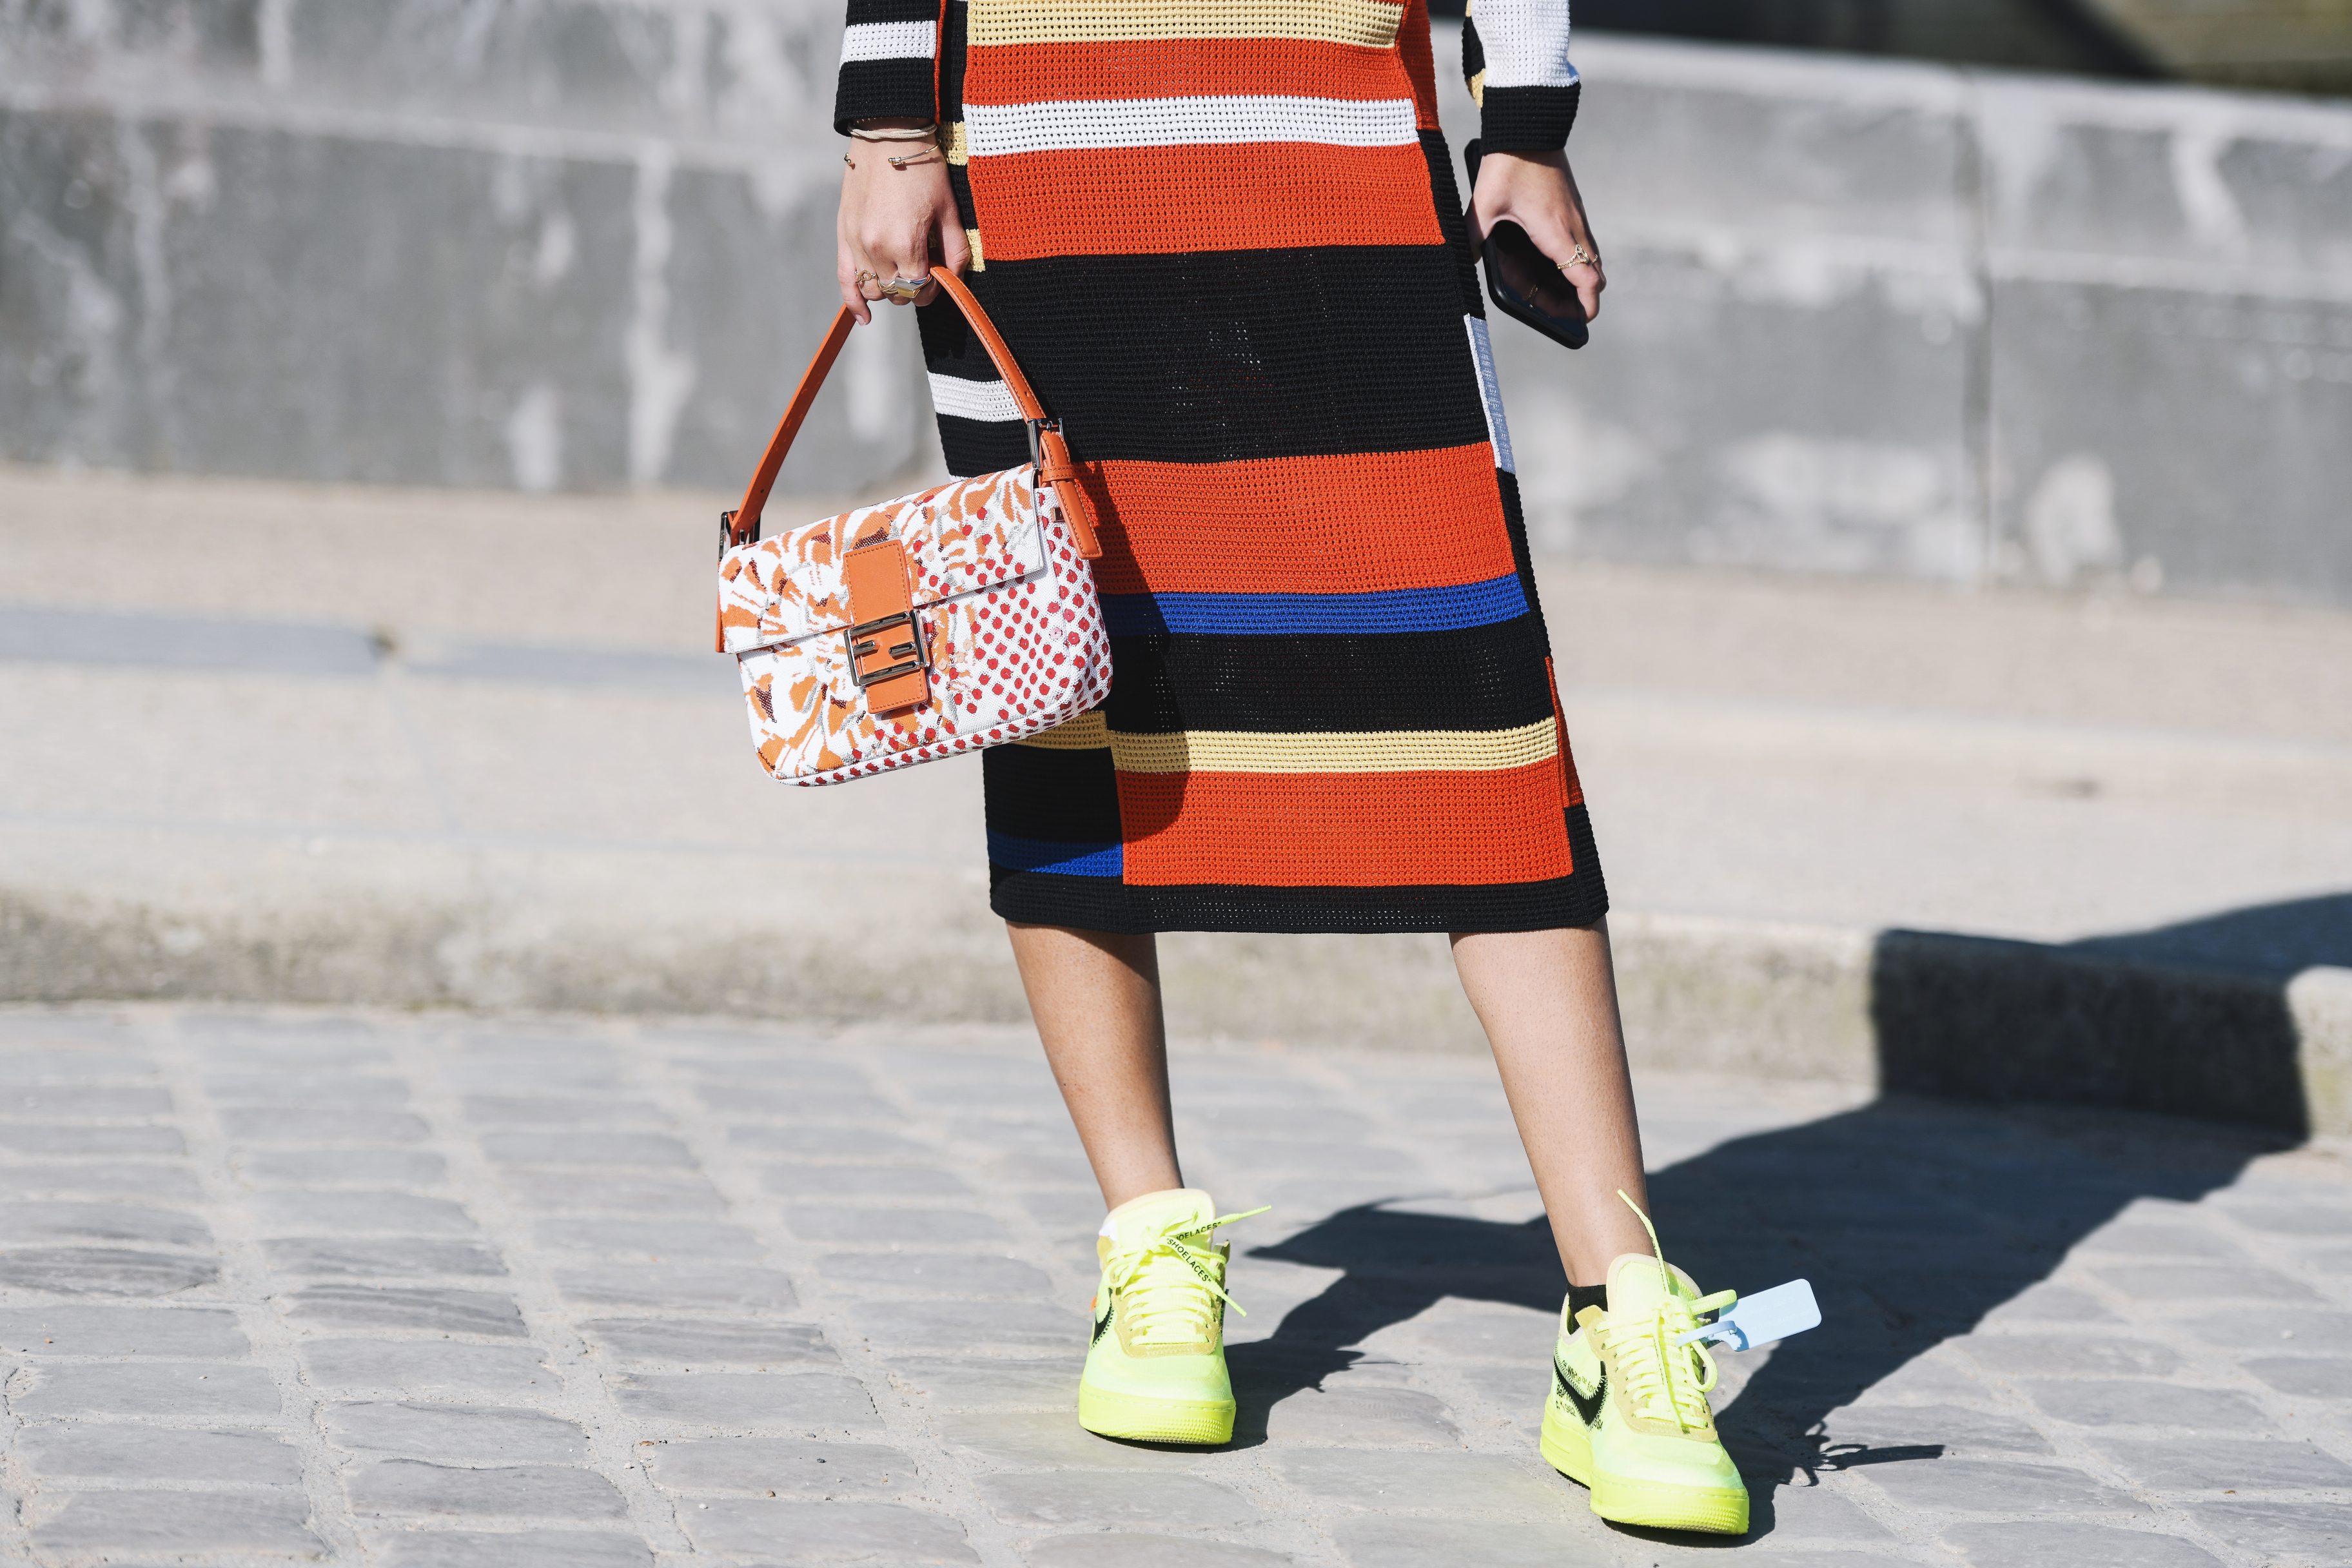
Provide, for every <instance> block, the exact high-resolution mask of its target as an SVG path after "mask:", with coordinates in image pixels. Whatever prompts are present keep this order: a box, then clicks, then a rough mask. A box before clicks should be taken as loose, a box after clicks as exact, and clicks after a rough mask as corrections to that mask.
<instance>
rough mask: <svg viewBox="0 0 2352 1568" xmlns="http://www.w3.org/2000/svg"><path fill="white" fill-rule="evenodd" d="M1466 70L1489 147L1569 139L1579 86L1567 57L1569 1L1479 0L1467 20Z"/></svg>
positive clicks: (1553, 146)
mask: <svg viewBox="0 0 2352 1568" xmlns="http://www.w3.org/2000/svg"><path fill="white" fill-rule="evenodd" d="M1462 76H1463V79H1465V81H1467V82H1468V83H1469V84H1470V96H1471V97H1472V98H1474V99H1475V100H1477V103H1478V142H1479V145H1480V147H1481V148H1482V149H1483V150H1484V151H1486V152H1489V153H1556V152H1558V151H1559V149H1561V148H1562V147H1565V146H1567V145H1568V128H1569V127H1570V125H1573V124H1574V123H1575V122H1576V98H1577V93H1578V91H1579V89H1580V83H1579V81H1578V79H1577V75H1576V68H1575V67H1574V66H1572V65H1570V64H1569V62H1568V0H1473V4H1472V5H1471V6H1470V14H1469V15H1467V16H1465V17H1464V18H1463V21H1462Z"/></svg>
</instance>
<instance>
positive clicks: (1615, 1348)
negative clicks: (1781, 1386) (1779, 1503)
mask: <svg viewBox="0 0 2352 1568" xmlns="http://www.w3.org/2000/svg"><path fill="white" fill-rule="evenodd" d="M1620 1195H1621V1196H1622V1194H1620ZM1626 1202H1627V1203H1629V1204H1630V1203H1632V1202H1633V1200H1632V1199H1630V1198H1628V1199H1626ZM1633 1212H1634V1213H1636V1214H1640V1213H1641V1210H1640V1209H1638V1208H1637V1209H1635V1210H1634V1211H1633ZM1642 1224H1643V1226H1644V1227H1645V1228H1646V1227H1648V1226H1649V1224H1650V1221H1649V1216H1648V1215H1643V1218H1642ZM1650 1242H1651V1245H1652V1246H1653V1247H1655V1246H1656V1245H1657V1232H1656V1231H1655V1230H1652V1231H1651V1232H1650ZM1608 1289H1609V1305H1608V1306H1607V1308H1606V1309H1603V1308H1600V1307H1587V1308H1585V1309H1584V1310H1582V1311H1581V1312H1579V1313H1578V1314H1577V1315H1576V1318H1575V1320H1574V1321H1573V1322H1571V1321H1570V1319H1569V1316H1568V1309H1567V1308H1566V1307H1565V1306H1563V1307H1562V1308H1561V1309H1560V1324H1559V1343H1558V1345H1556V1346H1555V1347H1554V1349H1553V1352H1552V1384H1551V1398H1550V1399H1549V1401H1547V1402H1546V1404H1545V1405H1544V1416H1543V1437H1542V1445H1543V1457H1544V1458H1546V1459H1547V1460H1549V1462H1550V1464H1551V1467H1552V1468H1554V1469H1556V1470H1558V1471H1559V1473H1560V1474H1562V1475H1564V1476H1566V1477H1568V1478H1569V1479H1570V1480H1573V1481H1580V1482H1582V1483H1583V1484H1584V1485H1585V1486H1587V1487H1590V1488H1591V1489H1592V1511H1593V1512H1595V1513H1597V1514H1599V1515H1600V1516H1601V1518H1603V1519H1608V1520H1614V1521H1617V1522H1618V1523H1619V1524H1639V1525H1647V1526H1649V1527H1650V1528H1652V1529H1654V1530H1703V1531H1712V1532H1716V1533H1719V1534H1724V1535H1745V1534H1746V1533H1747V1532H1748V1486H1747V1483H1746V1482H1744V1481H1742V1480H1741V1479H1739V1471H1738V1468H1736V1467H1734V1466H1733V1464H1732V1462H1731V1456H1730V1455H1728V1454H1727V1453H1725V1452H1724V1451H1723V1443H1722V1441H1721V1439H1719V1438H1718V1437H1717V1436H1716V1434H1715V1413H1714V1411H1713V1410H1712V1409H1711V1408H1710V1407H1709V1406H1708V1405H1707V1402H1706V1394H1707V1390H1709V1389H1711V1388H1713V1387H1714V1386H1715V1375H1716V1374H1715V1358H1714V1357H1713V1356H1712V1355H1710V1354H1709V1353H1708V1352H1707V1349H1706V1346H1705V1345H1700V1344H1690V1345H1677V1344H1676V1343H1675V1338H1676V1337H1677V1336H1678V1335H1681V1334H1685V1333H1687V1332H1689V1331H1691V1330H1693V1329H1695V1328H1697V1327H1698V1326H1699V1324H1698V1319H1699V1317H1700V1315H1701V1314H1703V1313H1707V1312H1719V1311H1722V1310H1724V1309H1726V1308H1727V1307H1729V1306H1731V1305H1732V1304H1733V1303H1734V1302H1735V1301H1737V1300H1738V1299H1739V1298H1738V1292H1736V1291H1731V1290H1723V1291H1718V1292H1717V1294H1715V1295H1713V1296H1701V1295H1700V1294H1699V1291H1698V1287H1697V1286H1696V1285H1694V1284H1693V1283H1691V1278H1690V1276H1689V1275H1687V1274H1685V1273H1684V1272H1683V1271H1682V1270H1681V1269H1679V1268H1671V1267H1669V1266H1668V1264H1667V1263H1666V1259H1665V1255H1664V1253H1663V1252H1661V1253H1659V1254H1658V1255H1657V1256H1655V1257H1651V1258H1644V1257H1643V1255H1642V1254H1640V1253H1638V1252H1629V1253H1626V1254H1625V1255H1624V1256H1623V1257H1622V1258H1618V1259H1617V1260H1616V1261H1615V1262H1613V1263H1612V1264H1610V1266H1609V1285H1608Z"/></svg>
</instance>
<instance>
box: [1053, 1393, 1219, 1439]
mask: <svg viewBox="0 0 2352 1568" xmlns="http://www.w3.org/2000/svg"><path fill="white" fill-rule="evenodd" d="M1078 1425H1079V1426H1083V1427H1085V1428H1086V1429H1087V1431H1089V1432H1092V1433H1095V1434H1096V1435H1097V1436H1104V1437H1124V1438H1127V1439H1128V1440H1129V1441H1130V1442H1136V1443H1207V1444H1216V1443H1230V1442H1232V1441H1233V1439H1234V1402H1233V1401H1232V1400H1230V1399H1147V1398H1144V1397H1143V1396H1141V1395H1139V1394H1113V1393H1111V1392H1110V1391H1109V1390H1108V1389H1101V1388H1097V1387H1096V1386H1095V1385H1094V1384H1090V1383H1083V1382H1082V1383H1080V1384H1078Z"/></svg>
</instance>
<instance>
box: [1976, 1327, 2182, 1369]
mask: <svg viewBox="0 0 2352 1568" xmlns="http://www.w3.org/2000/svg"><path fill="white" fill-rule="evenodd" d="M1960 1348H1961V1349H1962V1350H1964V1351H1966V1352H1968V1354H1969V1357H1970V1358H1971V1359H1973V1360H1974V1361H1975V1362H1976V1363H1978V1364H1979V1366H1983V1367H1985V1368H1987V1369H1989V1370H1990V1371H1993V1372H1999V1373H2008V1374H2009V1375H2010V1376H2011V1377H2030V1376H2033V1375H2036V1374H2039V1375H2042V1376H2050V1377H2116V1376H2129V1375H2132V1374H2135V1373H2137V1374H2139V1375H2142V1376H2152V1377H2168V1376H2169V1375H2171V1374H2172V1373H2176V1372H2179V1370H2180V1354H2179V1352H2177V1351H2175V1350H2174V1349H2173V1348H2172V1347H2171V1346H2170V1345H2167V1344H2162V1343H2159V1342H2157V1341H2155V1340H2136V1339H2127V1338H2124V1337H2121V1336H2119V1335H2111V1334H2099V1335H2096V1336H2090V1335H2085V1336H2084V1337H2082V1338H2079V1339H2077V1338H2074V1337H2071V1336H2061V1335H2056V1334H1976V1335H1972V1336H1970V1337H1969V1338H1968V1339H1967V1340H1964V1341H1962V1342H1961V1347H1960Z"/></svg>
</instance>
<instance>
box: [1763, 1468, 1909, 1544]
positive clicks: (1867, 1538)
mask: <svg viewBox="0 0 2352 1568" xmlns="http://www.w3.org/2000/svg"><path fill="white" fill-rule="evenodd" d="M1918 1462H1921V1463H1926V1462H1929V1461H1924V1460H1923V1461H1918ZM1750 1488H1751V1491H1750V1502H1749V1511H1750V1515H1751V1518H1752V1520H1753V1521H1754V1522H1755V1524H1756V1525H1757V1526H1758V1527H1759V1528H1760V1527H1761V1526H1762V1525H1763V1524H1764V1523H1765V1522H1766V1521H1769V1522H1770V1525H1771V1531H1770V1535H1769V1540H1770V1541H1772V1542H1774V1543H1775V1544H1776V1545H1782V1546H1786V1545H1788V1544H1790V1543H1791V1542H1808V1541H1811V1542H1830V1543H1832V1544H1839V1543H1847V1544H1850V1543H1853V1542H1889V1543H1891V1542H1893V1540H1894V1537H1893V1536H1891V1535H1890V1534H1889V1533H1888V1532H1887V1530H1886V1527H1885V1525H1883V1524H1881V1523H1879V1522H1878V1521H1876V1520H1874V1519H1873V1518H1871V1517H1870V1516H1869V1515H1868V1514H1866V1513H1864V1512H1863V1511H1862V1510H1861V1508H1860V1507H1858V1506H1857V1505H1856V1504H1855V1503H1854V1501H1853V1498H1852V1496H1851V1495H1850V1493H1851V1492H1852V1491H1853V1483H1852V1482H1851V1481H1850V1480H1847V1479H1845V1478H1844V1477H1843V1475H1842V1474H1841V1475H1836V1476H1833V1477H1832V1478H1831V1479H1824V1480H1823V1481H1822V1484H1821V1485H1819V1486H1764V1485H1756V1484H1755V1483H1753V1482H1751V1483H1750Z"/></svg>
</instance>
